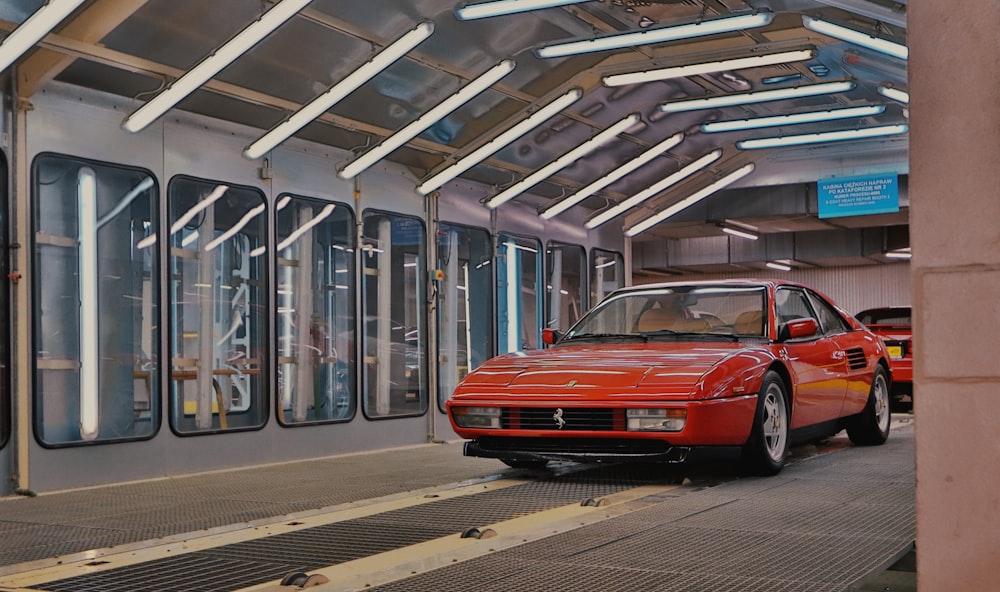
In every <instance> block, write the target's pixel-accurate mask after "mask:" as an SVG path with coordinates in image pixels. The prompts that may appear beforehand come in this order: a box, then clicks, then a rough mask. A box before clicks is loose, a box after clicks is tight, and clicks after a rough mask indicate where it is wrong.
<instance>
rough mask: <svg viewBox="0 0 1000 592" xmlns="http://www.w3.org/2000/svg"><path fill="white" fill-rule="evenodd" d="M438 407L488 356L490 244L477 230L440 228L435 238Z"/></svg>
mask: <svg viewBox="0 0 1000 592" xmlns="http://www.w3.org/2000/svg"><path fill="white" fill-rule="evenodd" d="M437 255H438V262H437V269H440V270H442V271H444V278H443V279H442V280H441V281H440V282H438V300H437V317H438V318H437V320H438V377H439V378H438V405H439V406H440V408H441V409H442V410H444V403H445V401H447V400H448V398H449V397H450V396H451V394H452V392H453V391H454V390H455V386H456V385H457V384H458V381H460V380H462V379H463V378H465V375H466V374H468V373H469V371H470V370H472V369H473V368H475V367H477V366H479V365H480V364H482V363H483V362H485V361H486V360H487V359H489V358H490V357H491V356H492V355H493V265H492V264H493V240H492V238H491V237H490V233H489V232H487V231H486V230H485V229H481V228H469V227H465V226H458V225H455V224H445V223H442V224H441V225H440V229H439V232H438V237H437Z"/></svg>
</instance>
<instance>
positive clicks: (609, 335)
mask: <svg viewBox="0 0 1000 592" xmlns="http://www.w3.org/2000/svg"><path fill="white" fill-rule="evenodd" d="M574 339H641V340H642V341H646V335H645V334H643V333H577V334H576V335H567V336H566V337H563V339H562V340H563V341H571V340H574Z"/></svg>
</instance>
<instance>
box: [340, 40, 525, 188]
mask: <svg viewBox="0 0 1000 592" xmlns="http://www.w3.org/2000/svg"><path fill="white" fill-rule="evenodd" d="M514 66H515V63H514V60H503V61H502V62H500V63H499V64H497V65H495V66H493V67H492V68H490V69H489V70H487V71H486V72H484V73H483V74H481V75H479V77H478V78H476V79H474V80H472V81H471V82H469V83H468V84H466V85H465V86H464V87H462V88H461V89H460V90H458V91H457V92H455V93H454V94H452V95H451V96H450V97H448V98H446V99H445V100H443V101H441V102H440V103H438V104H437V105H435V106H434V107H432V108H431V110H430V111H427V112H426V113H424V114H423V115H421V116H420V117H418V118H417V119H416V120H414V121H413V122H411V123H410V124H408V125H406V126H405V127H403V129H401V130H399V131H398V132H396V133H394V134H392V135H391V136H389V137H388V138H385V139H384V140H382V141H381V142H379V143H378V144H376V145H375V146H374V147H373V148H371V149H370V150H368V152H365V153H364V154H362V155H361V156H359V157H357V158H355V159H354V160H352V161H351V162H349V163H347V165H346V166H345V167H344V168H342V169H341V170H340V171H339V172H338V173H337V174H338V176H340V178H341V179H353V178H354V177H355V176H357V175H358V174H359V173H361V172H362V171H364V170H365V169H367V168H368V167H370V166H372V165H373V164H375V163H376V162H378V161H379V160H382V158H384V157H385V156H387V155H388V154H389V153H390V152H392V151H393V150H395V149H396V148H399V147H400V146H402V145H403V144H405V143H407V142H409V141H410V140H412V139H413V138H415V137H417V136H418V135H419V134H421V133H423V132H424V130H426V129H427V128H429V127H430V126H432V125H434V124H435V123H437V122H438V121H439V120H440V119H442V118H444V117H445V116H447V115H448V114H449V113H451V112H452V111H454V110H455V109H458V108H459V107H461V106H462V105H464V104H465V103H467V102H469V101H471V100H472V99H473V98H474V97H476V95H478V94H479V93H481V92H483V91H484V90H486V89H487V88H489V87H490V86H492V85H493V83H495V82H496V81H498V80H500V79H501V78H503V77H504V76H506V75H508V74H510V73H511V72H512V71H513V70H514Z"/></svg>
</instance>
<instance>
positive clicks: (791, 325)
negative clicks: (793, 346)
mask: <svg viewBox="0 0 1000 592" xmlns="http://www.w3.org/2000/svg"><path fill="white" fill-rule="evenodd" d="M818 332H819V323H817V322H816V319H795V320H794V321H788V322H787V323H785V324H784V325H782V326H781V328H780V329H778V341H787V340H789V339H802V338H804V337H812V336H813V335H815V334H816V333H818Z"/></svg>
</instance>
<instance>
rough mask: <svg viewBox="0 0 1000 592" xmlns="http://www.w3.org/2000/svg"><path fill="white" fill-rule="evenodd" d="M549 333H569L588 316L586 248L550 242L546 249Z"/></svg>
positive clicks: (547, 324)
mask: <svg viewBox="0 0 1000 592" xmlns="http://www.w3.org/2000/svg"><path fill="white" fill-rule="evenodd" d="M545 257H546V262H547V264H546V269H547V270H548V277H547V279H546V299H547V302H548V312H549V315H548V319H547V323H546V326H547V327H549V328H550V329H557V330H559V331H566V329H569V328H570V326H571V325H572V324H573V323H575V322H576V320H577V319H579V318H580V315H582V314H583V313H585V312H587V282H586V277H587V275H586V274H587V254H586V252H585V251H584V249H583V247H581V246H578V245H567V244H562V243H557V242H554V241H550V242H549V245H548V248H546V249H545Z"/></svg>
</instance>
